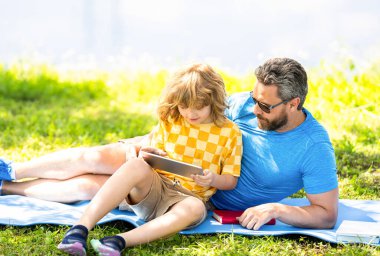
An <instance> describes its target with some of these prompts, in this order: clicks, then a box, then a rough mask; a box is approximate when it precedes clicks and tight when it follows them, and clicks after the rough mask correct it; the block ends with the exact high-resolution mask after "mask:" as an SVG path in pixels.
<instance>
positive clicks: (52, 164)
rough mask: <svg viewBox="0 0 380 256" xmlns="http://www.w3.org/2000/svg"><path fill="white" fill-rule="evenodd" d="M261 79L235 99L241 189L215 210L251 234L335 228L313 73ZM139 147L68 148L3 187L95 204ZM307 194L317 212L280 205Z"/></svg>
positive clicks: (9, 167)
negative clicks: (278, 228)
mask: <svg viewBox="0 0 380 256" xmlns="http://www.w3.org/2000/svg"><path fill="white" fill-rule="evenodd" d="M255 74H256V77H257V80H258V81H257V83H256V84H255V86H254V89H253V91H252V92H251V93H239V94H235V95H233V96H231V97H230V99H229V106H230V108H229V110H228V113H227V116H228V117H229V118H230V119H231V120H233V121H234V122H236V123H237V124H238V126H239V128H240V129H241V131H242V133H243V146H244V150H243V159H242V167H241V168H242V169H241V176H240V178H239V180H238V185H237V187H236V188H235V189H234V190H231V191H218V192H217V193H216V194H215V195H214V196H213V197H212V198H211V203H212V204H213V205H214V206H215V207H216V208H219V209H242V210H245V212H244V213H243V215H242V216H241V217H240V219H239V221H240V224H241V225H242V226H244V227H247V228H249V229H255V230H257V229H259V228H260V227H261V226H262V225H263V224H264V223H266V222H267V221H269V220H270V219H271V218H277V219H279V220H280V221H282V222H284V223H287V224H290V225H293V226H298V227H307V228H332V227H333V226H334V225H335V222H336V218H337V211H338V182H337V176H336V165H335V158H334V150H333V148H332V145H331V142H330V139H329V137H328V134H327V132H326V131H325V129H324V128H323V127H322V126H321V125H320V124H319V123H318V122H317V121H316V120H315V119H314V118H313V116H312V115H311V113H310V112H308V111H307V110H306V109H304V108H303V104H304V102H305V98H306V95H307V91H308V85H307V74H306V72H305V70H304V68H303V67H302V66H301V65H300V64H299V63H298V62H296V61H295V60H292V59H288V58H274V59H270V60H268V61H267V62H265V63H264V64H263V65H262V66H259V67H258V68H257V69H256V71H255ZM129 142H130V143H133V142H134V141H129ZM132 145H133V144H129V143H115V144H110V145H105V146H99V147H93V148H77V149H68V150H64V151H60V152H56V153H53V154H49V155H47V156H44V157H41V158H38V159H36V160H32V161H30V162H27V163H22V164H10V163H9V162H6V161H4V160H2V161H1V160H0V179H2V180H12V179H22V178H27V177H38V178H40V179H36V180H31V181H26V182H17V183H16V182H9V181H3V183H2V186H3V187H2V192H3V194H19V195H26V196H32V197H38V198H42V199H46V200H52V201H60V202H70V201H75V200H86V199H91V198H92V197H93V196H94V194H95V193H96V192H97V190H98V189H99V188H100V186H101V185H102V184H103V183H104V182H105V180H106V179H107V178H108V176H107V175H111V174H112V173H113V172H114V171H115V170H116V169H118V167H120V166H121V165H122V164H123V163H124V162H125V161H127V160H128V158H129V157H136V155H137V152H138V150H139V147H138V146H136V147H135V146H132ZM128 152H129V153H128ZM1 166H2V168H1ZM58 179H59V180H58ZM301 188H304V189H305V192H306V196H307V198H308V200H309V202H310V205H308V206H301V207H299V206H288V205H284V204H280V203H277V202H278V201H280V200H281V199H283V198H285V197H288V196H290V195H292V194H293V193H295V192H297V191H299V190H300V189H301ZM0 189H1V188H0ZM0 191H1V190H0ZM46 191H49V193H46Z"/></svg>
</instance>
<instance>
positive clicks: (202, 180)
mask: <svg viewBox="0 0 380 256" xmlns="http://www.w3.org/2000/svg"><path fill="white" fill-rule="evenodd" d="M216 176H217V174H216V173H213V172H210V171H209V170H204V171H203V175H198V174H197V175H194V174H193V175H191V178H193V180H194V181H195V183H197V185H199V186H202V187H210V186H213V182H214V180H215V177H216Z"/></svg>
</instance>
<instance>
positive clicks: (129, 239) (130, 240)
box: [91, 196, 207, 255]
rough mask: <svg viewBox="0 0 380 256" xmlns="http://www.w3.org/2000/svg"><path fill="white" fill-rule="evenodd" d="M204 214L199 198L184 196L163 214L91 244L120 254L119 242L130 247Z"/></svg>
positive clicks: (197, 220) (180, 227) (198, 220)
mask: <svg viewBox="0 0 380 256" xmlns="http://www.w3.org/2000/svg"><path fill="white" fill-rule="evenodd" d="M206 214H207V211H206V207H205V205H204V203H203V202H202V201H201V200H200V199H198V198H195V197H191V196H190V197H186V198H185V199H184V200H182V201H180V202H178V203H176V204H175V205H173V206H172V208H171V209H170V210H169V211H167V212H166V213H165V214H164V215H161V216H159V217H157V218H155V219H153V220H151V221H149V222H147V223H146V224H144V225H142V226H140V227H137V228H135V229H132V230H131V231H128V232H126V233H122V234H119V235H117V236H113V237H105V238H103V239H100V240H96V239H93V240H92V241H91V245H92V246H93V247H94V249H95V250H96V251H97V252H103V253H110V254H104V255H120V254H118V253H120V252H121V249H120V248H121V244H123V246H124V244H125V246H126V247H131V246H135V245H139V244H144V243H149V242H152V241H154V240H157V239H160V238H164V237H167V236H170V235H173V234H175V233H177V232H179V231H181V230H183V229H185V228H187V227H188V226H190V225H193V224H198V223H201V222H202V221H203V220H204V219H205V217H206ZM119 237H122V238H124V243H123V242H120V241H119V239H118V238H119ZM112 240H114V241H115V242H113V241H112ZM122 249H123V248H122ZM111 253H112V254H111Z"/></svg>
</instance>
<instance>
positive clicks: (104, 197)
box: [58, 158, 154, 252]
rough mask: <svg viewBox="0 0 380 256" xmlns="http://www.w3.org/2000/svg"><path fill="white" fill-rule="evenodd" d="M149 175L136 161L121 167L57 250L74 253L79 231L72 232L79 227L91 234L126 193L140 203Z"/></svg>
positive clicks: (147, 169) (145, 193)
mask: <svg viewBox="0 0 380 256" xmlns="http://www.w3.org/2000/svg"><path fill="white" fill-rule="evenodd" d="M153 172H154V171H153V170H152V169H151V167H150V166H149V165H148V164H147V163H145V161H144V160H143V159H138V158H136V159H133V160H131V161H128V162H126V163H125V164H124V165H122V166H121V167H120V168H119V169H118V170H117V171H116V172H115V173H114V174H113V175H112V176H111V177H110V178H109V179H108V180H107V181H106V182H105V184H104V185H103V186H102V188H101V189H100V190H99V192H98V193H97V194H96V195H95V197H94V198H93V199H92V200H91V202H90V204H89V205H88V206H87V207H86V209H85V211H84V213H83V214H82V216H81V218H80V219H79V221H78V222H77V224H76V225H75V226H74V227H73V228H72V229H70V230H69V231H68V232H67V233H66V235H65V237H64V239H63V241H62V242H61V243H60V244H59V245H58V248H59V249H61V250H63V251H65V252H70V250H71V249H75V250H76V248H77V245H78V244H77V242H78V239H77V238H76V237H75V236H74V235H76V233H78V232H79V233H80V231H79V230H77V231H78V232H76V233H75V232H74V230H76V229H79V227H85V228H86V229H87V230H91V229H92V228H93V227H94V226H95V224H96V223H97V222H98V221H99V220H100V219H101V218H103V217H104V216H105V215H106V214H107V213H108V212H110V211H111V210H112V209H114V208H115V207H116V206H117V205H119V203H120V202H121V201H122V200H123V199H125V198H126V197H127V196H128V195H129V194H130V193H133V194H134V196H133V198H134V200H136V201H137V202H138V201H139V200H142V199H144V198H145V197H146V195H147V194H148V193H149V191H150V188H151V184H152V179H153ZM80 229H82V228H80ZM72 234H73V235H72ZM86 238H87V237H86ZM79 243H82V247H85V244H84V243H83V242H80V241H79Z"/></svg>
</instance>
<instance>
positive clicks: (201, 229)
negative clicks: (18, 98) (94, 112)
mask: <svg viewBox="0 0 380 256" xmlns="http://www.w3.org/2000/svg"><path fill="white" fill-rule="evenodd" d="M281 203H284V204H287V205H294V206H301V205H308V204H309V203H308V201H307V199H305V198H293V199H290V198H287V199H284V200H282V201H281ZM87 204H88V201H82V202H79V203H74V204H62V203H56V202H49V201H44V200H39V199H35V198H28V197H23V196H15V195H9V196H0V225H1V224H2V225H13V226H28V225H35V224H54V225H73V224H74V222H75V221H76V220H77V219H79V217H80V215H81V213H82V212H83V210H84V207H85V206H86V205H87ZM116 220H122V221H126V222H129V223H131V224H132V225H133V226H135V227H137V226H140V225H142V224H144V221H142V220H140V219H139V218H138V217H137V216H136V215H135V214H134V213H131V212H128V211H120V210H118V209H114V210H113V211H111V212H110V213H108V214H107V215H106V216H105V217H104V218H103V219H101V220H100V221H99V222H98V224H103V223H107V222H111V221H116ZM343 220H352V221H368V222H380V201H379V200H346V199H340V200H339V214H338V221H337V223H336V225H335V227H334V228H333V229H307V228H297V227H293V226H290V225H287V224H285V223H282V222H281V221H278V220H277V222H276V224H275V225H264V226H263V227H261V228H260V230H258V231H254V230H249V229H246V228H244V227H242V226H240V225H238V224H220V223H219V222H217V221H216V220H214V219H213V218H212V213H211V212H209V215H208V217H207V219H206V220H205V221H204V222H203V223H202V224H201V225H199V226H197V227H195V228H193V229H189V230H183V231H181V232H180V234H183V235H190V234H215V233H234V234H240V235H247V236H273V235H275V236H278V235H287V234H298V235H306V236H312V237H316V238H319V239H322V240H325V241H328V242H331V243H337V242H338V241H337V238H336V230H337V228H338V227H339V225H340V224H341V223H342V221H343ZM376 245H380V244H376Z"/></svg>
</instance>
